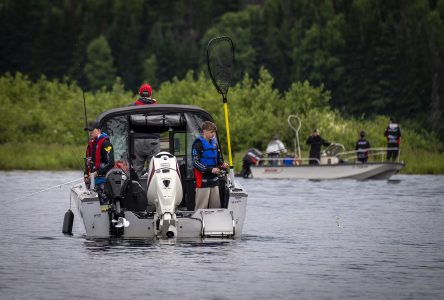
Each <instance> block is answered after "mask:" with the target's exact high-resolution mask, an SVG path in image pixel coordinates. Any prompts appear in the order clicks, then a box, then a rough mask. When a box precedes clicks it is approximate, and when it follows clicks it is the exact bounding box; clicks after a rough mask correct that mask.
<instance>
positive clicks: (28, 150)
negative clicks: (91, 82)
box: [0, 143, 444, 175]
mask: <svg viewBox="0 0 444 300" xmlns="http://www.w3.org/2000/svg"><path fill="white" fill-rule="evenodd" d="M85 147H86V146H83V145H82V146H77V145H76V146H72V145H68V146H67V145H60V144H51V145H44V144H38V143H26V144H3V145H0V170H2V171H12V170H47V171H66V170H79V171H81V170H83V158H84V156H85ZM245 153H246V151H242V152H238V153H235V154H234V158H233V163H234V165H235V170H236V172H239V171H240V169H241V167H242V158H243V155H244V154H245ZM307 155H308V153H307V152H306V151H304V152H303V157H307ZM224 157H225V158H227V155H225V156H224ZM400 161H403V162H404V163H405V164H406V166H405V168H403V169H402V170H401V172H400V174H433V175H438V174H444V155H442V154H439V153H432V152H427V151H423V150H419V151H411V150H406V151H403V150H402V149H401V156H400Z"/></svg>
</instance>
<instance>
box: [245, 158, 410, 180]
mask: <svg viewBox="0 0 444 300" xmlns="http://www.w3.org/2000/svg"><path fill="white" fill-rule="evenodd" d="M403 167H404V163H391V162H387V163H368V164H337V165H303V166H251V173H252V176H253V178H257V179H259V178H262V179H311V180H328V179H357V180H366V179H380V180H387V179H389V178H390V177H391V176H393V175H395V174H397V173H398V172H399V171H400V170H401V169H402V168H403Z"/></svg>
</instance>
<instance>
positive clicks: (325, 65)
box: [0, 0, 444, 136]
mask: <svg viewBox="0 0 444 300" xmlns="http://www.w3.org/2000/svg"><path fill="white" fill-rule="evenodd" d="M443 18H444V1H442V0H441V1H439V0H409V1H394V0H393V1H392V0H389V1H387V0H372V1H370V0H293V1H290V0H263V1H260V0H257V1H254V0H250V1H247V0H244V1H242V0H229V1H217V0H178V1H160V0H152V1H143V0H130V1H129V0H113V1H112V0H94V1H93V0H79V1H70V0H56V1H50V0H40V1H31V0H0V74H5V73H7V72H10V73H15V72H17V71H19V72H22V73H24V74H27V75H28V76H30V78H31V79H33V80H37V79H38V78H40V76H41V75H42V74H44V75H45V76H47V77H48V78H58V79H61V80H62V79H63V78H66V77H68V78H71V79H74V80H76V81H77V82H78V83H79V84H80V85H81V86H82V87H84V88H86V89H88V90H97V89H99V88H100V87H103V86H104V87H106V88H108V89H111V88H112V86H113V84H114V82H115V78H116V77H119V78H121V81H122V82H123V84H124V89H126V90H128V89H131V90H133V91H134V90H135V89H136V88H137V86H138V85H139V84H140V83H141V81H143V80H148V81H150V82H151V83H153V85H154V86H155V87H159V86H160V85H161V84H162V83H163V82H165V81H168V80H172V79H173V78H174V77H177V78H179V79H181V78H184V76H185V75H186V74H187V72H188V71H189V70H194V71H195V73H194V74H199V72H200V71H201V70H204V69H205V46H206V44H207V42H208V40H209V39H210V38H211V37H214V36H216V35H221V34H224V35H229V36H231V37H232V38H233V40H234V42H235V47H236V56H237V73H236V76H235V79H236V82H240V81H241V80H243V78H244V75H245V74H246V73H248V74H249V76H250V77H251V78H252V79H258V78H259V76H260V75H259V74H260V70H261V67H265V68H266V69H267V70H268V71H269V72H270V74H271V75H272V77H273V78H274V79H275V80H274V83H273V87H274V88H277V89H278V90H279V91H280V92H281V93H285V92H286V91H288V90H289V89H291V86H292V84H293V83H295V82H303V81H305V80H308V81H309V82H310V84H311V85H312V86H314V87H324V88H325V89H327V90H329V91H331V98H330V100H329V103H327V104H330V105H331V106H333V107H334V108H337V109H339V111H340V112H341V113H343V114H351V115H354V116H359V117H361V116H372V115H376V114H385V115H394V116H396V117H398V118H400V119H402V120H406V119H416V121H418V124H419V126H424V125H426V126H427V127H428V128H431V129H433V130H435V131H437V132H438V133H439V134H440V135H441V136H444V130H443V125H442V124H443V121H444V120H443V105H444V104H443V100H442V99H443V98H444V86H443V84H442V82H443V81H444V25H443ZM60 101H63V97H62V98H61V99H60ZM293 101H299V99H293Z"/></svg>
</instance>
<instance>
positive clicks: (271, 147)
mask: <svg viewBox="0 0 444 300" xmlns="http://www.w3.org/2000/svg"><path fill="white" fill-rule="evenodd" d="M265 152H266V153H267V155H268V163H269V164H270V165H273V166H277V165H278V164H279V158H280V157H281V153H282V154H286V153H287V149H286V148H285V145H284V143H282V141H281V140H279V136H278V135H274V136H273V138H272V139H271V141H270V142H269V143H268V146H267V150H266V151H265Z"/></svg>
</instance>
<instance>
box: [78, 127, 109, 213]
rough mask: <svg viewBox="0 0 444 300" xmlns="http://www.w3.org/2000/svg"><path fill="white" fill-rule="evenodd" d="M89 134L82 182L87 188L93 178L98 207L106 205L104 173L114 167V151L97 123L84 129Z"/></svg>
mask: <svg viewBox="0 0 444 300" xmlns="http://www.w3.org/2000/svg"><path fill="white" fill-rule="evenodd" d="M85 130H87V131H88V134H89V142H88V146H87V147H86V159H85V171H84V181H85V184H86V186H87V187H88V188H89V186H90V184H91V180H92V178H94V186H95V190H96V191H97V194H98V196H99V199H100V205H108V204H109V203H108V199H107V198H106V195H105V182H106V177H105V176H106V173H107V172H108V171H109V170H111V169H112V168H113V166H114V149H113V146H112V145H111V142H110V139H109V137H108V135H107V134H106V133H104V132H102V130H101V128H100V125H99V123H97V122H91V123H89V124H88V126H87V127H86V128H85Z"/></svg>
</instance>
